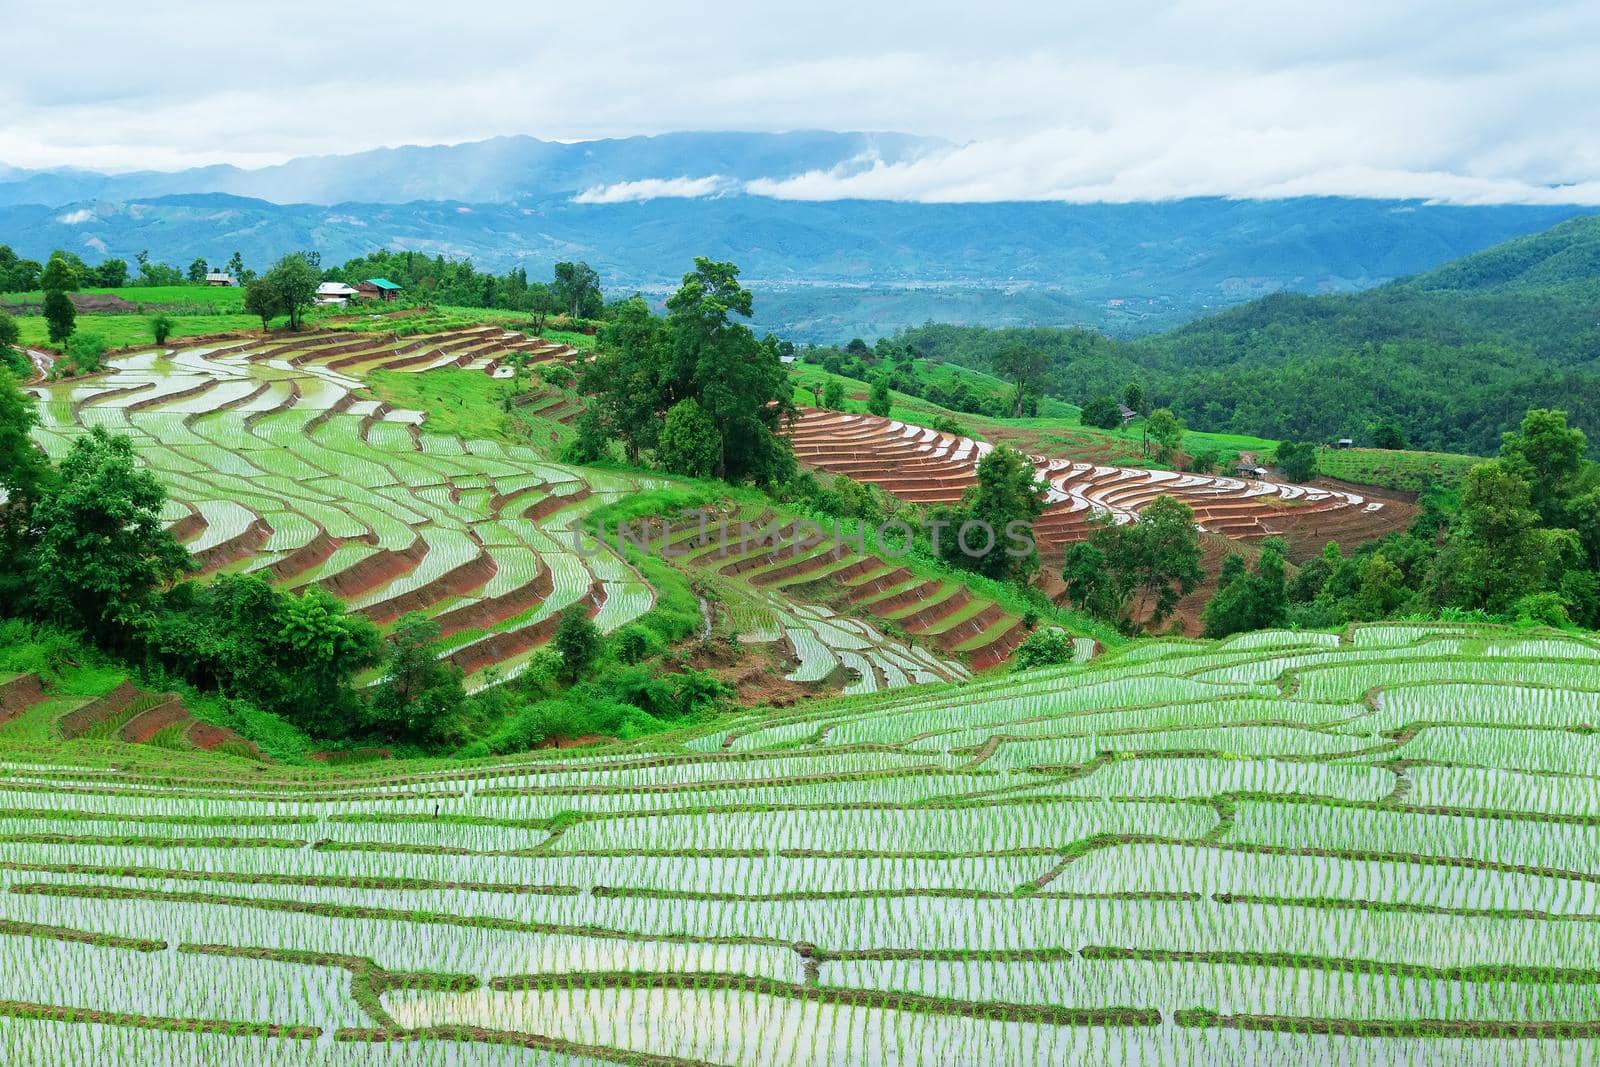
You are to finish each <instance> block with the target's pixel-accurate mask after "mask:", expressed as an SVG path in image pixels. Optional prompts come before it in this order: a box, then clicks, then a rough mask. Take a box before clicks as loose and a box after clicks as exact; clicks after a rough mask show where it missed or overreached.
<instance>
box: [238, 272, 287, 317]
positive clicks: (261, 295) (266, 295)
mask: <svg viewBox="0 0 1600 1067" xmlns="http://www.w3.org/2000/svg"><path fill="white" fill-rule="evenodd" d="M244 310H245V313H246V314H250V315H256V316H259V317H260V319H261V328H262V329H263V330H265V329H266V328H267V325H268V323H269V322H270V321H271V320H272V319H273V318H274V317H275V316H276V315H277V314H278V313H279V304H278V290H277V287H276V286H275V285H273V284H272V282H270V281H268V280H267V279H265V278H257V279H255V280H254V281H251V282H248V283H246V285H245V287H244Z"/></svg>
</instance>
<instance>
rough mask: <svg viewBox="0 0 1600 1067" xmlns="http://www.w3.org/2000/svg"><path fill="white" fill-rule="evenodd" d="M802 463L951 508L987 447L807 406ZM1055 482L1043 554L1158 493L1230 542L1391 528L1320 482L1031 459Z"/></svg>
mask: <svg viewBox="0 0 1600 1067" xmlns="http://www.w3.org/2000/svg"><path fill="white" fill-rule="evenodd" d="M790 439H791V440H792V441H793V443H794V450H795V455H796V456H797V457H798V458H799V459H800V461H801V462H802V463H805V464H807V465H809V466H812V467H816V468H818V469H820V470H824V471H828V472H829V473H833V474H845V475H849V476H850V477H851V478H855V479H857V480H858V481H864V482H872V483H874V484H877V485H880V486H882V487H883V488H884V489H886V490H888V491H889V492H891V493H893V494H894V495H895V496H897V497H900V498H901V499H903V500H908V501H911V502H914V503H924V504H934V503H952V502H954V501H957V500H959V499H961V494H962V493H964V492H966V490H967V489H968V488H970V487H971V486H972V485H973V484H974V483H975V482H976V481H977V469H978V462H979V460H981V459H982V458H983V456H984V455H985V454H986V453H987V452H988V451H989V449H990V448H991V447H992V446H990V445H989V444H987V443H986V442H982V441H974V440H972V439H970V438H967V437H958V436H955V435H953V434H947V433H940V432H939V431H937V430H930V429H926V428H924V427H921V426H913V425H911V424H909V423H903V422H898V421H894V420H890V419H883V418H879V417H877V416H875V415H849V414H844V413H842V412H837V411H822V410H817V409H802V412H801V417H800V418H799V419H798V420H796V421H795V423H794V424H793V426H792V427H791V429H790ZM1029 458H1030V460H1031V461H1032V463H1033V465H1034V467H1035V469H1036V470H1037V471H1038V473H1039V477H1040V479H1041V480H1043V481H1044V482H1046V483H1047V484H1048V486H1049V489H1048V494H1047V501H1048V502H1047V505H1046V508H1045V511H1044V514H1043V515H1041V516H1040V517H1039V519H1038V521H1037V522H1036V523H1035V524H1034V532H1035V537H1036V538H1037V540H1038V542H1039V545H1040V548H1041V549H1043V550H1046V551H1048V550H1052V549H1059V548H1060V547H1061V546H1062V545H1065V544H1069V543H1071V542H1073V541H1080V540H1083V539H1084V538H1086V537H1087V536H1088V535H1089V532H1090V529H1091V527H1090V526H1089V522H1090V520H1091V519H1093V518H1095V517H1096V516H1102V515H1109V516H1111V518H1112V519H1113V520H1114V521H1116V522H1119V523H1122V522H1132V521H1134V520H1135V519H1136V518H1137V516H1138V513H1139V510H1140V509H1141V508H1143V507H1144V506H1145V505H1147V504H1149V503H1150V502H1151V501H1153V500H1155V499H1156V497H1158V496H1170V497H1174V498H1175V499H1177V500H1180V501H1182V502H1183V503H1184V504H1187V505H1188V506H1189V507H1191V508H1193V509H1194V513H1195V520H1196V522H1198V523H1199V525H1200V527H1201V528H1202V529H1204V530H1207V531H1210V532H1213V533H1219V534H1223V535H1226V536H1228V537H1239V538H1256V537H1270V536H1273V535H1277V534H1283V533H1287V532H1290V531H1291V530H1292V531H1295V532H1298V533H1300V534H1302V535H1305V536H1310V537H1315V538H1317V539H1319V540H1322V541H1326V540H1330V539H1337V540H1339V541H1341V542H1342V543H1346V544H1349V543H1356V542H1360V541H1363V540H1368V539H1370V538H1372V537H1375V536H1379V535H1381V534H1384V533H1387V532H1389V530H1390V529H1391V527H1392V523H1391V521H1390V520H1389V517H1388V516H1387V515H1385V514H1384V508H1385V505H1384V502H1383V501H1380V500H1372V499H1368V498H1367V497H1365V496H1363V495H1361V494H1358V493H1354V492H1343V491H1340V490H1335V489H1324V488H1319V487H1316V486H1303V485H1287V484H1283V483H1279V482H1271V481H1256V480H1253V479H1249V480H1247V479H1243V478H1232V477H1218V476H1213V475H1205V474H1186V473H1182V472H1178V471H1163V470H1146V469H1143V468H1138V467H1110V466H1105V465H1101V464H1095V463H1079V462H1074V461H1072V460H1068V459H1060V458H1055V457H1051V456H1030V457H1029Z"/></svg>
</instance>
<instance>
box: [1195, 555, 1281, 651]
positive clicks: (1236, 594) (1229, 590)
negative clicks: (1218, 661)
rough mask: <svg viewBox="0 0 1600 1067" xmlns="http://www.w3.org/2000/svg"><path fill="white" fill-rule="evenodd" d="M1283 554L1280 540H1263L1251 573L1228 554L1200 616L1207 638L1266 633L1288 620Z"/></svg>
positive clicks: (1238, 558)
mask: <svg viewBox="0 0 1600 1067" xmlns="http://www.w3.org/2000/svg"><path fill="white" fill-rule="evenodd" d="M1283 552H1284V545H1283V540H1282V539H1281V538H1277V537H1269V538H1267V539H1266V540H1265V541H1263V542H1262V543H1261V555H1260V558H1259V559H1258V560H1257V562H1256V570H1255V573H1254V574H1252V573H1250V571H1249V569H1248V568H1247V567H1246V566H1245V564H1244V560H1243V559H1241V558H1240V557H1239V556H1236V555H1230V556H1228V557H1227V558H1226V559H1225V560H1223V566H1222V574H1221V576H1220V581H1219V583H1218V587H1217V592H1216V593H1215V594H1214V595H1213V596H1212V597H1211V599H1210V600H1209V601H1207V602H1206V606H1205V609H1204V611H1202V612H1201V615H1200V618H1201V621H1202V623H1203V624H1204V627H1205V635H1206V636H1207V637H1227V636H1228V635H1229V634H1237V633H1246V632H1248V631H1251V630H1266V629H1270V628H1272V627H1274V626H1282V625H1283V624H1284V623H1285V622H1286V621H1287V620H1288V617H1289V594H1288V587H1287V585H1286V583H1285V581H1284V559H1283Z"/></svg>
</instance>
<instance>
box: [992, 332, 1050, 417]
mask: <svg viewBox="0 0 1600 1067" xmlns="http://www.w3.org/2000/svg"><path fill="white" fill-rule="evenodd" d="M993 365H994V372H995V373H996V374H998V375H999V376H1000V377H1002V378H1004V379H1005V380H1006V381H1008V382H1010V383H1011V384H1012V386H1013V388H1014V390H1015V399H1014V400H1013V402H1012V406H1011V417H1012V418H1014V419H1017V418H1021V417H1022V406H1023V396H1024V394H1026V393H1030V392H1031V393H1034V394H1035V395H1037V394H1038V392H1039V390H1040V388H1041V387H1042V385H1043V382H1044V376H1045V372H1046V371H1048V370H1049V369H1050V360H1049V357H1047V356H1046V355H1045V353H1044V352H1043V351H1041V350H1040V349H1037V348H1034V347H1033V346H1031V345H1025V344H1022V343H1020V342H1012V343H1011V344H1008V345H1005V346H1003V347H1002V348H1001V349H1000V350H999V351H998V352H996V353H995V354H994V361H993Z"/></svg>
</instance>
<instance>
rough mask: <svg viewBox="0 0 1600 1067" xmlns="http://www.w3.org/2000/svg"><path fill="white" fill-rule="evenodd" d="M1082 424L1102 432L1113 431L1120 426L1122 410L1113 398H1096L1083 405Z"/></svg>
mask: <svg viewBox="0 0 1600 1067" xmlns="http://www.w3.org/2000/svg"><path fill="white" fill-rule="evenodd" d="M1082 422H1083V424H1084V425H1085V426H1097V427H1099V428H1100V429H1102V430H1115V429H1116V428H1117V427H1119V426H1121V425H1122V409H1121V408H1119V407H1117V398H1116V397H1114V396H1097V397H1095V398H1094V399H1093V400H1090V401H1089V402H1088V403H1087V404H1085V405H1083V415H1082Z"/></svg>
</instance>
